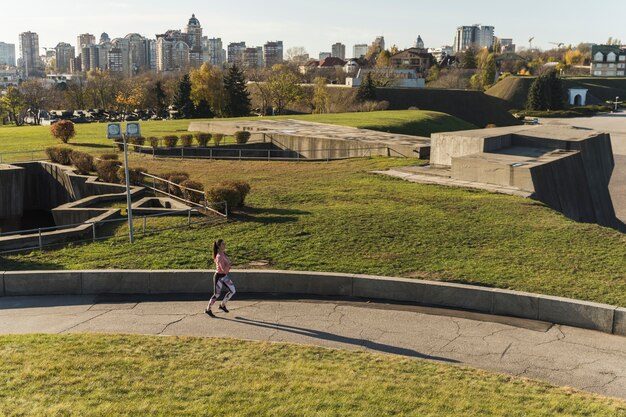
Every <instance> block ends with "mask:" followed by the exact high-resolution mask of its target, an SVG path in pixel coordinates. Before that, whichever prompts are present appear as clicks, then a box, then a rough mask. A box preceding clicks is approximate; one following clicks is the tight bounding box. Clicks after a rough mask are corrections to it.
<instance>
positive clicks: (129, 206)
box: [122, 127, 135, 243]
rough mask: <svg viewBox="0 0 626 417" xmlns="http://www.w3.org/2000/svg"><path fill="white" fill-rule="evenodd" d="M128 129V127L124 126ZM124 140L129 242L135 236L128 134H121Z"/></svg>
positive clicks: (132, 240)
mask: <svg viewBox="0 0 626 417" xmlns="http://www.w3.org/2000/svg"><path fill="white" fill-rule="evenodd" d="M126 129H127V131H128V127H126ZM122 138H123V141H124V178H126V216H127V217H128V237H129V238H130V243H134V242H135V236H134V234H133V209H132V199H131V198H130V178H129V175H128V134H127V133H125V134H123V135H122Z"/></svg>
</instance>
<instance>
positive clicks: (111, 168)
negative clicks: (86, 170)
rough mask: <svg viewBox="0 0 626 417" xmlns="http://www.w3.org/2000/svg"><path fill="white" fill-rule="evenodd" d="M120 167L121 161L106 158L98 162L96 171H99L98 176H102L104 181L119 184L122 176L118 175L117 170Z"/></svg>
mask: <svg viewBox="0 0 626 417" xmlns="http://www.w3.org/2000/svg"><path fill="white" fill-rule="evenodd" d="M119 168H120V163H119V162H118V161H113V160H104V161H98V163H97V164H96V172H97V173H98V178H100V179H101V180H102V181H104V182H109V183H113V184H119V182H120V178H119V176H118V175H117V171H118V170H119Z"/></svg>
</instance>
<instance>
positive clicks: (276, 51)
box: [263, 41, 283, 68]
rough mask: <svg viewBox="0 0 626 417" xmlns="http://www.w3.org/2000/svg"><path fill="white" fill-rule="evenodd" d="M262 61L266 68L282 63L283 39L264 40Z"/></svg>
mask: <svg viewBox="0 0 626 417" xmlns="http://www.w3.org/2000/svg"><path fill="white" fill-rule="evenodd" d="M263 61H264V62H265V66H266V67H267V68H272V67H273V66H274V65H276V64H282V63H283V41H276V42H266V43H265V45H263Z"/></svg>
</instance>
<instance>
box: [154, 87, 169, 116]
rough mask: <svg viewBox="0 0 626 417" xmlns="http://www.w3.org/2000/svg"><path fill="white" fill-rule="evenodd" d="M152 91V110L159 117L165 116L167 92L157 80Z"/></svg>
mask: <svg viewBox="0 0 626 417" xmlns="http://www.w3.org/2000/svg"><path fill="white" fill-rule="evenodd" d="M153 93H154V111H155V113H156V114H157V116H159V117H165V115H166V112H167V94H165V89H164V88H163V82H162V81H161V80H157V82H156V83H155V84H154V88H153Z"/></svg>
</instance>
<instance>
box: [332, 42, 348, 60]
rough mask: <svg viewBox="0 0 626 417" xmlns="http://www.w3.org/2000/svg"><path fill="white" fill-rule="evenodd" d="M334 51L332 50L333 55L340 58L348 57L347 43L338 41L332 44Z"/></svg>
mask: <svg viewBox="0 0 626 417" xmlns="http://www.w3.org/2000/svg"><path fill="white" fill-rule="evenodd" d="M331 49H332V52H331V56H334V57H335V58H340V59H344V60H345V59H346V45H344V44H343V43H341V42H337V43H336V44H334V45H333V46H332V48H331Z"/></svg>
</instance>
